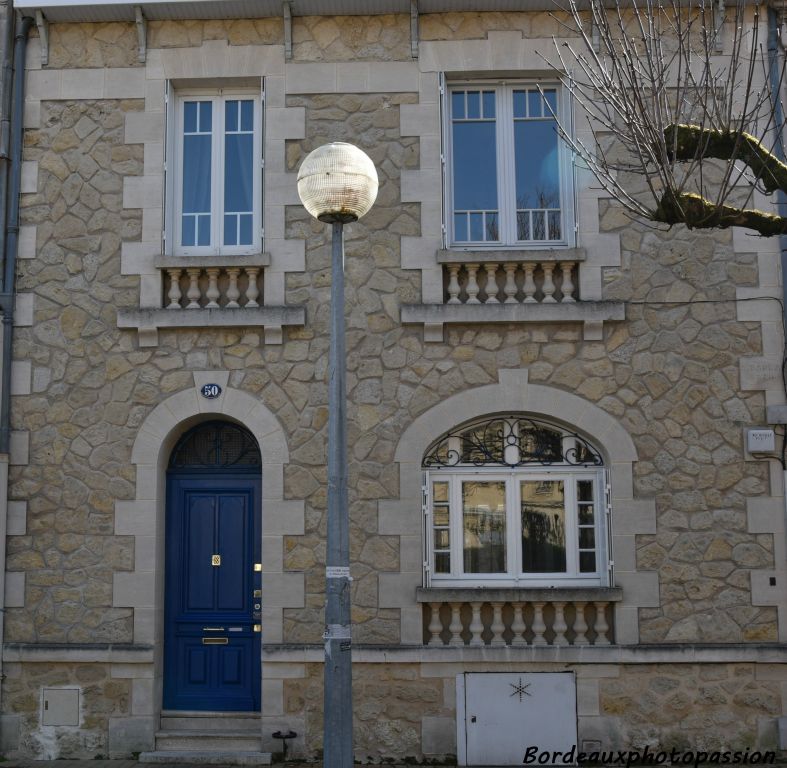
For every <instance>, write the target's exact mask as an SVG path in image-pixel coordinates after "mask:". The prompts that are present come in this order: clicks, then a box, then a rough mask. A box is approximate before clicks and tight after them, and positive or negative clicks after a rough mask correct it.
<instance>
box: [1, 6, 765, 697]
mask: <svg viewBox="0 0 787 768" xmlns="http://www.w3.org/2000/svg"><path fill="white" fill-rule="evenodd" d="M471 17H473V15H469V16H468V18H467V19H466V20H465V21H466V22H467V24H468V25H470V24H474V23H475V22H474V21H473V19H472V18H471ZM473 18H474V17H473ZM271 23H272V22H271ZM445 24H447V25H448V26H449V28H450V23H449V20H448V19H446V21H445ZM100 26H101V29H103V30H105V31H111V32H112V34H116V33H117V34H118V35H119V36H118V37H117V40H121V39H122V40H125V39H126V38H125V35H126V33H125V32H123V33H122V34H120V33H121V31H122V30H120V29H119V28H115V27H111V30H110V25H100ZM194 26H195V28H196V27H199V28H200V29H201V30H202V32H200V34H202V35H204V34H205V31H204V30H205V29H210V30H213V32H211V34H217V32H216V30H217V29H218V28H219V27H217V26H215V25H213V26H211V25H209V24H208V23H205V24H199V25H194ZM460 26H461V25H460ZM477 26H478V30H479V31H478V34H479V36H483V34H485V33H484V31H483V29H482V26H483V25H477ZM152 27H155V25H152ZM184 27H188V25H185V24H181V25H177V24H172V25H170V24H169V23H162V24H161V25H160V28H159V29H157V30H152V34H151V38H152V40H155V39H156V38H155V35H159V38H158V39H159V40H162V41H163V40H169V41H170V43H167V44H176V43H175V42H174V41H176V40H177V39H178V35H179V34H180V32H179V31H178V29H182V28H184ZM80 28H81V29H83V30H84V31H85V33H86V34H87V33H88V32H90V31H91V29H92V27H91V26H90V25H82V26H81V27H80ZM233 28H234V29H236V30H241V29H243V30H245V32H244V34H251V32H249V30H251V29H254V30H257V31H256V32H254V34H255V35H257V34H258V35H259V36H260V40H263V39H267V38H266V37H265V36H266V35H268V34H272V32H271V31H270V30H269V29H268V27H267V26H266V25H265V24H257V23H256V22H255V23H254V24H253V25H252V26H251V27H246V26H244V25H240V24H238V25H236V26H235V27H233ZM54 29H57V27H55V28H54ZM221 29H222V30H225V31H226V28H225V27H221ZM381 29H382V28H381ZM474 29H475V27H474ZM96 31H98V30H96ZM68 32H69V31H68V30H64V31H63V32H62V35H61V40H65V38H66V37H68V34H67V33H68ZM107 33H109V32H107ZM194 34H196V32H195V33H194ZM222 34H224V32H222ZM237 34H240V32H237ZM434 34H435V35H436V36H437V33H436V32H435V33H434ZM317 38H318V36H317V35H316V34H312V37H311V40H312V41H314V40H316V39H317ZM54 39H55V33H54V31H53V40H54ZM190 39H191V38H187V41H186V42H183V43H182V44H184V45H185V44H188V40H190ZM200 39H205V38H204V37H203V38H200ZM392 39H394V40H395V41H397V42H396V43H395V46H398V45H399V44H400V42H401V41H399V38H398V37H396V36H395V35H394V36H393V38H392ZM69 40H70V42H69V43H68V45H65V43H63V45H62V52H61V53H58V56H59V57H60V58H58V59H57V61H58V62H60V61H62V62H66V61H68V62H69V65H70V66H76V65H78V63H80V62H81V64H82V65H84V66H95V62H96V61H98V60H99V58H100V57H109V56H110V49H111V47H112V46H111V45H105V46H103V47H101V46H99V47H98V48H96V47H95V46H93V47H91V46H89V45H88V46H86V47H85V52H84V56H85V58H84V59H83V60H79V61H78V59H77V57H78V56H79V54H78V44H77V42H75V41H74V40H71V39H70V38H69ZM161 44H162V45H163V44H165V43H164V42H162V43H161ZM303 44H304V45H305V44H306V43H305V42H304V43H303ZM309 44H310V45H311V44H313V43H312V42H310V43H309ZM332 44H333V43H332ZM383 44H384V43H383ZM391 45H394V44H393V43H392V44H391ZM119 48H123V49H124V50H125V49H126V43H123V45H121V46H119ZM66 49H67V50H68V51H69V52H68V54H66V52H65V51H66ZM303 50H306V49H303ZM396 50H398V48H397V49H396ZM96 51H98V53H97V52H96ZM118 55H120V54H118ZM310 55H313V56H315V57H316V55H317V54H310ZM337 55H338V54H337ZM66 56H68V57H70V58H66ZM96 57H99V58H96ZM390 57H391V58H394V54H393V53H391V54H390ZM53 60H54V59H53ZM101 60H102V61H107V62H109V59H108V58H104V59H101ZM126 63H129V62H128V61H127V62H126ZM416 100H417V94H409V93H408V94H400V95H396V94H384V95H375V94H368V95H345V96H339V97H338V98H334V97H333V96H330V97H323V96H319V95H316V96H309V97H300V96H299V97H297V98H296V97H290V98H289V99H288V104H289V105H302V106H304V107H305V108H306V125H307V134H306V135H307V139H306V140H304V141H293V142H292V143H290V144H289V146H288V148H287V162H288V166H289V168H290V169H295V168H296V167H297V165H298V164H299V162H300V160H301V159H302V157H303V156H304V154H305V153H306V152H307V151H308V150H310V149H311V148H313V147H314V146H316V145H318V144H320V143H322V142H323V141H326V140H329V139H331V138H349V139H350V140H353V141H355V142H356V143H358V144H360V145H361V146H362V147H363V148H364V149H366V150H367V151H369V152H370V154H371V155H372V158H373V159H374V161H375V163H376V164H377V166H378V169H379V171H380V176H381V181H382V186H381V190H380V196H379V198H378V203H377V205H376V206H375V208H374V209H373V211H372V212H371V213H370V214H369V215H368V216H367V217H366V218H365V219H364V220H362V221H361V222H359V223H358V224H355V225H352V226H351V227H349V229H348V242H347V307H348V309H347V323H348V338H347V341H348V344H347V348H348V370H349V375H348V393H349V400H350V406H349V420H350V424H349V443H350V446H351V451H350V459H351V467H350V498H351V502H352V510H353V512H352V514H353V524H352V531H351V533H352V558H353V562H354V563H355V565H354V567H353V576H354V578H355V581H354V585H353V590H354V591H353V605H354V616H353V619H354V621H355V622H356V625H357V634H356V639H357V641H358V642H361V643H363V642H377V643H396V642H397V641H398V637H399V635H398V633H399V623H398V611H397V610H394V609H381V608H379V606H378V599H377V573H378V572H379V571H395V570H398V568H399V551H398V541H397V539H396V537H392V536H379V535H378V534H377V530H378V529H377V501H378V500H379V499H381V498H393V497H395V496H396V494H397V493H398V489H399V478H398V469H397V466H396V464H394V463H393V462H392V459H393V454H394V450H395V447H396V444H397V441H398V439H399V436H400V434H401V433H402V431H403V429H404V428H405V427H406V426H407V425H408V424H410V423H411V422H412V420H413V419H414V418H415V417H416V416H417V415H419V414H421V413H423V412H424V411H425V410H427V409H428V408H429V407H431V406H432V405H434V404H436V403H438V402H440V401H442V400H444V399H445V398H447V397H449V396H451V395H453V394H455V393H457V392H461V391H464V390H466V389H470V388H472V387H475V386H478V385H482V384H488V383H493V382H496V381H497V378H498V371H499V370H500V369H502V368H516V367H522V366H524V367H528V368H529V371H530V380H531V381H533V382H537V383H541V384H547V385H549V386H552V387H555V388H557V389H564V390H567V391H570V392H574V393H576V394H578V395H579V396H581V397H584V398H586V399H587V400H588V401H589V402H593V403H595V404H597V405H598V406H599V407H601V408H603V409H604V410H606V411H608V412H609V413H611V414H612V415H614V416H615V417H616V418H617V419H619V420H620V422H621V423H622V424H623V425H624V427H625V428H626V429H627V430H628V431H629V432H630V433H631V435H632V437H633V439H634V442H635V444H636V446H637V450H638V452H639V456H640V459H641V461H640V462H639V463H638V464H637V465H635V489H636V493H637V494H638V495H640V496H643V497H651V496H655V497H656V502H657V515H658V533H657V534H655V535H653V536H642V537H640V538H639V540H638V545H639V553H638V558H639V559H638V565H639V567H640V568H654V569H658V571H659V577H660V584H661V596H662V605H661V606H660V607H659V608H656V609H646V610H643V611H642V612H641V636H642V639H643V640H646V641H649V642H660V641H665V640H666V641H678V640H680V641H687V642H691V641H713V642H733V641H754V640H775V639H776V614H775V610H774V609H773V608H769V607H766V608H758V607H752V606H751V596H750V592H749V569H752V568H757V569H759V568H769V567H772V566H773V554H772V551H773V542H772V537H771V536H770V535H755V534H749V533H747V531H746V522H745V502H746V498H747V497H750V496H758V495H764V494H766V493H767V492H768V485H767V476H766V468H765V465H764V464H762V463H757V462H744V461H743V454H742V447H741V427H742V426H743V425H750V424H753V423H758V422H760V421H762V420H763V418H764V413H763V408H764V400H763V397H762V395H761V393H758V392H741V391H739V388H738V375H739V369H738V360H739V358H740V357H741V356H745V355H752V354H758V353H759V352H760V346H761V339H760V332H759V325H758V324H756V323H744V322H739V321H737V320H736V319H735V317H736V314H735V305H734V303H733V302H732V301H731V299H733V298H734V286H736V285H756V284H757V268H756V261H755V259H754V257H753V256H747V255H746V254H740V253H738V254H734V253H733V250H732V248H731V245H730V242H729V238H728V236H727V235H726V234H725V233H715V234H711V235H709V234H707V233H703V234H700V235H698V234H692V233H687V232H685V231H683V230H676V231H675V232H672V233H668V234H666V235H659V234H656V233H653V232H651V231H649V230H646V229H644V228H642V227H638V226H635V225H632V224H631V223H630V222H628V220H624V219H622V218H621V217H620V216H619V213H618V211H617V210H616V209H615V208H614V207H610V206H607V205H606V204H603V205H602V210H601V213H602V229H603V230H604V231H610V232H619V233H621V237H622V248H623V267H622V268H621V270H620V271H619V272H617V273H616V272H610V273H609V274H608V275H607V278H608V282H607V289H606V293H607V298H620V299H625V300H630V299H635V300H638V301H639V300H647V301H664V300H668V301H670V302H673V301H674V302H685V303H684V304H683V305H680V306H679V305H673V306H670V307H668V308H667V307H663V306H661V307H660V306H644V305H634V304H632V305H630V306H629V307H628V308H627V320H626V321H625V322H623V323H619V324H610V325H609V326H608V327H607V328H606V331H605V338H604V340H603V341H601V342H585V341H583V340H582V338H581V329H580V328H579V327H578V326H576V325H570V324H568V325H549V326H540V327H538V326H527V325H520V326H515V325H511V326H486V327H474V326H449V327H448V329H447V332H446V340H445V342H444V343H437V344H425V343H424V342H423V336H422V331H421V329H420V328H417V327H402V326H401V324H400V323H399V319H398V318H399V306H400V305H401V304H403V303H411V302H417V301H418V300H419V299H420V283H419V273H418V272H417V271H404V270H402V269H401V268H400V252H399V237H400V236H401V235H417V234H418V231H419V212H418V209H417V206H416V205H413V204H405V205H402V204H401V203H400V202H399V200H400V195H399V171H400V169H402V168H417V167H418V162H419V153H418V142H417V140H416V139H411V138H402V137H401V136H400V135H399V127H398V126H399V119H398V111H399V105H400V104H402V103H409V102H414V101H416ZM140 109H142V103H141V102H136V101H103V102H83V101H64V102H46V103H43V104H42V114H41V125H40V128H38V129H31V130H29V131H28V132H27V136H26V146H25V159H26V160H38V163H39V165H38V179H37V192H36V193H31V194H26V195H24V196H23V200H22V207H23V210H22V216H23V223H26V224H30V223H35V224H36V225H37V242H36V257H35V258H34V259H30V260H24V261H20V263H19V287H20V290H25V291H30V292H33V293H34V294H35V314H34V324H33V326H32V327H31V328H19V329H17V332H16V337H15V346H14V358H15V360H16V361H27V362H30V363H31V364H32V391H31V393H30V394H25V395H18V396H15V397H14V398H13V402H12V419H13V422H12V426H13V429H15V430H26V431H29V433H30V459H29V463H28V464H27V465H24V466H19V467H14V468H13V469H12V473H11V480H10V483H11V485H10V489H11V490H10V495H11V498H12V499H14V500H22V501H26V502H27V531H26V533H25V534H24V535H20V536H11V537H10V538H9V545H8V552H9V558H8V569H9V570H10V571H21V572H24V573H25V576H26V581H25V594H24V600H25V605H24V607H18V608H17V607H14V608H9V610H8V612H7V614H6V638H5V639H6V641H7V642H39V643H40V642H45V641H46V642H81V641H92V642H97V641H106V642H109V641H112V642H115V641H126V642H128V641H131V640H132V639H133V638H132V636H131V615H130V610H128V609H115V608H112V606H111V595H112V573H113V571H118V570H127V569H130V568H131V567H132V564H133V554H134V553H133V550H132V544H131V540H130V539H129V538H125V537H122V536H115V535H114V534H113V530H114V528H113V508H114V502H115V500H118V499H132V498H133V497H134V483H135V477H134V471H133V468H132V466H131V464H130V449H131V445H132V442H133V440H134V438H135V436H136V433H137V427H138V425H139V424H140V423H141V421H142V420H143V419H144V418H145V417H146V416H147V415H148V414H149V413H150V412H151V410H152V409H153V408H154V407H155V405H156V404H157V403H159V402H161V401H162V400H163V399H164V398H166V397H167V396H168V395H169V394H171V393H172V392H176V391H179V390H181V389H183V388H185V387H189V386H191V371H193V370H206V369H211V368H216V369H229V370H230V371H231V376H230V386H232V387H237V388H240V389H243V390H244V391H246V392H249V393H250V394H252V395H253V396H254V397H256V398H258V399H259V400H260V401H261V402H263V403H264V404H265V405H266V406H267V407H268V408H269V409H270V410H271V411H273V412H274V413H275V414H276V415H277V418H278V419H279V420H280V421H281V423H282V424H283V426H284V429H285V431H286V433H287V435H288V437H289V448H290V456H291V463H290V464H289V465H288V467H287V468H286V473H285V484H286V485H285V496H286V497H287V498H297V499H305V500H306V531H305V534H304V535H303V536H291V537H288V538H287V539H286V540H285V553H284V555H285V568H287V569H291V570H297V571H300V570H303V571H305V572H306V605H305V607H304V608H303V609H287V610H286V612H285V627H284V630H285V640H286V641H288V642H319V638H320V633H321V628H322V604H323V581H322V574H321V570H322V569H321V568H320V564H321V563H322V562H323V561H324V530H325V491H324V487H325V435H326V421H327V412H326V403H327V390H326V385H325V365H326V356H327V349H328V336H327V323H328V297H329V285H328V282H329V248H328V240H327V234H328V233H327V231H326V228H325V227H323V226H322V225H320V224H317V223H316V222H314V221H312V220H311V219H310V218H309V217H308V216H307V215H306V213H305V212H304V211H302V210H301V209H300V208H298V207H292V208H290V209H289V211H288V217H287V236H288V237H303V238H305V239H306V247H307V250H306V271H305V272H304V273H303V274H290V275H288V277H287V295H286V301H287V303H288V304H302V305H305V306H306V309H307V325H306V327H305V328H303V329H290V330H288V331H286V332H285V338H284V344H283V345H282V346H280V347H276V346H271V347H264V346H261V343H260V336H259V334H258V333H256V332H251V331H246V330H244V329H237V330H229V331H217V330H211V329H204V330H199V331H162V332H161V333H160V335H159V342H160V343H159V346H158V347H157V348H153V349H149V348H144V349H140V348H138V345H137V339H136V335H135V334H134V332H132V331H120V330H118V329H117V327H116V324H115V312H116V310H117V309H118V308H121V307H134V306H136V305H137V302H138V288H137V278H132V277H123V276H121V274H120V271H121V270H120V244H121V242H122V241H123V240H127V241H134V240H137V239H139V236H140V220H139V215H138V213H137V212H136V211H128V210H124V209H122V207H121V200H120V197H121V189H122V179H123V177H124V176H126V175H138V174H140V173H141V168H142V160H143V157H142V147H141V145H130V146H128V145H124V144H123V120H124V116H125V115H126V114H127V113H129V112H132V111H136V110H140ZM700 300H702V301H705V300H713V301H717V300H719V301H720V302H721V303H698V302H699V301H700ZM689 302H691V305H690V306H689ZM457 418H461V416H460V415H458V416H457ZM451 426H453V425H452V424H446V425H445V427H446V429H447V428H449V427H451ZM591 437H592V436H591ZM9 684H10V683H9V682H8V681H7V682H6V683H5V688H4V690H6V691H8V690H10V689H9V688H8V686H9ZM11 701H13V697H12V699H11ZM11 706H12V707H13V706H16V705H15V704H11Z"/></svg>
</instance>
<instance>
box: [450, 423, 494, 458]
mask: <svg viewBox="0 0 787 768" xmlns="http://www.w3.org/2000/svg"><path fill="white" fill-rule="evenodd" d="M503 428H504V424H503V422H502V421H493V422H491V423H489V424H485V425H483V426H482V427H472V428H471V429H467V430H465V431H464V432H463V433H462V454H461V459H460V461H461V462H462V464H490V463H500V462H502V461H503V435H504V433H503Z"/></svg>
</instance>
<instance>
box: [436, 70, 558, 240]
mask: <svg viewBox="0 0 787 768" xmlns="http://www.w3.org/2000/svg"><path fill="white" fill-rule="evenodd" d="M447 93H448V99H447V104H446V110H447V120H446V131H445V133H446V135H445V145H446V147H447V150H448V153H447V154H448V158H447V168H446V174H447V185H446V198H447V210H448V221H447V231H448V240H449V244H450V245H453V246H457V247H463V246H464V247H473V248H475V247H479V246H480V247H496V248H501V247H517V248H528V247H542V248H544V247H554V246H560V245H571V243H572V239H573V222H572V221H571V218H572V217H573V211H572V196H571V173H570V162H569V156H568V153H567V151H566V148H565V145H564V144H563V142H561V141H560V138H559V135H558V131H557V121H556V119H555V116H558V117H561V118H562V117H563V116H564V115H565V114H566V112H567V109H566V105H565V103H564V101H565V99H564V94H563V91H562V90H561V88H560V87H559V86H558V85H556V84H541V85H540V87H539V85H537V84H536V83H513V84H511V83H502V82H487V83H454V84H451V85H450V86H449V88H448V91H447ZM563 122H565V121H563Z"/></svg>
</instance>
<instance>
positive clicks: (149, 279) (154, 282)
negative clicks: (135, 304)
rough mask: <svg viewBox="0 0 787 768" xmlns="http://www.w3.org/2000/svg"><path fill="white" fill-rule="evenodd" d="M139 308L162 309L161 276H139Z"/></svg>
mask: <svg viewBox="0 0 787 768" xmlns="http://www.w3.org/2000/svg"><path fill="white" fill-rule="evenodd" d="M139 306H140V308H141V309H161V275H160V274H153V275H140V276H139Z"/></svg>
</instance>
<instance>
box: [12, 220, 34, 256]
mask: <svg viewBox="0 0 787 768" xmlns="http://www.w3.org/2000/svg"><path fill="white" fill-rule="evenodd" d="M36 230H37V228H36V226H35V225H34V224H22V225H21V226H20V227H19V244H18V247H17V253H16V255H17V258H19V259H34V258H35V257H36Z"/></svg>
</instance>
